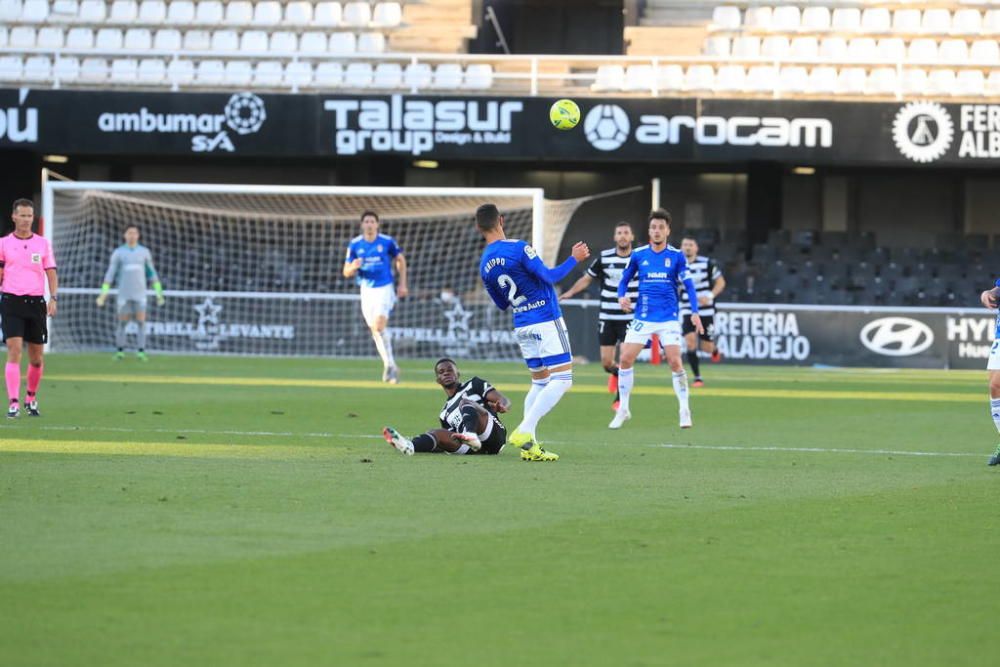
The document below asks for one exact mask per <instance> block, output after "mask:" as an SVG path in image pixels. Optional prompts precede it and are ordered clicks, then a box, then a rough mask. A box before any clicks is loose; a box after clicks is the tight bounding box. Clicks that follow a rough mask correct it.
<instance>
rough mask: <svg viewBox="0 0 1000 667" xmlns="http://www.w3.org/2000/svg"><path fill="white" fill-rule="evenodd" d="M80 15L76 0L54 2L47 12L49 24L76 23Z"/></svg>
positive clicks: (57, 0)
mask: <svg viewBox="0 0 1000 667" xmlns="http://www.w3.org/2000/svg"><path fill="white" fill-rule="evenodd" d="M79 14H80V3H79V2H78V0H55V2H53V3H52V7H51V9H50V10H49V22H51V23H68V22H72V21H76V20H77V17H78V16H79Z"/></svg>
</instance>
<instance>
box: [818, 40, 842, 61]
mask: <svg viewBox="0 0 1000 667" xmlns="http://www.w3.org/2000/svg"><path fill="white" fill-rule="evenodd" d="M819 57H820V58H821V59H823V60H829V61H831V62H843V61H844V60H846V59H847V40H845V39H844V38H843V37H827V38H825V39H824V40H823V41H822V42H820V43H819Z"/></svg>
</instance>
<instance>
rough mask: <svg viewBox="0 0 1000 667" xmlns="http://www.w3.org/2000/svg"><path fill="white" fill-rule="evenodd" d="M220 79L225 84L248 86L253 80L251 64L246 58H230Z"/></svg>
mask: <svg viewBox="0 0 1000 667" xmlns="http://www.w3.org/2000/svg"><path fill="white" fill-rule="evenodd" d="M222 80H223V82H224V83H225V84H226V85H227V86H249V85H250V82H251V81H253V65H251V64H250V63H249V62H248V61H246V60H230V61H228V62H227V63H226V70H225V73H224V74H223V75H222Z"/></svg>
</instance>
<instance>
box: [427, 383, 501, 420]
mask: <svg viewBox="0 0 1000 667" xmlns="http://www.w3.org/2000/svg"><path fill="white" fill-rule="evenodd" d="M491 391H493V385H491V384H490V383H489V382H487V381H486V380H484V379H482V378H480V377H472V378H470V379H468V380H466V381H465V382H463V383H462V384H461V385H459V387H458V391H456V392H455V395H454V396H452V397H451V398H449V399H448V400H447V401H445V403H444V408H442V409H441V414H440V415H439V418H440V419H441V426H442V428H446V429H450V430H452V431H455V430H458V429H460V428H461V427H462V399H463V398H464V399H468V400H470V401H472V402H473V403H478V404H479V405H481V406H483V407H484V408H486V410H487V411H488V412H489V413H490V414H493V409H492V408H490V406H488V405H487V404H486V394H488V393H490V392H491Z"/></svg>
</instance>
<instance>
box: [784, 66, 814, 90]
mask: <svg viewBox="0 0 1000 667" xmlns="http://www.w3.org/2000/svg"><path fill="white" fill-rule="evenodd" d="M778 90H779V91H781V92H783V93H793V94H795V93H806V92H809V73H808V72H807V71H806V68H805V67H801V66H798V65H793V66H791V67H782V68H781V71H780V72H779V73H778Z"/></svg>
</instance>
